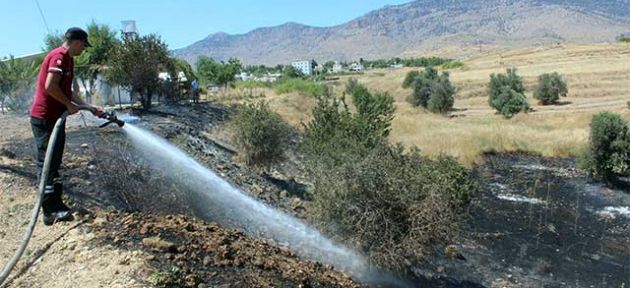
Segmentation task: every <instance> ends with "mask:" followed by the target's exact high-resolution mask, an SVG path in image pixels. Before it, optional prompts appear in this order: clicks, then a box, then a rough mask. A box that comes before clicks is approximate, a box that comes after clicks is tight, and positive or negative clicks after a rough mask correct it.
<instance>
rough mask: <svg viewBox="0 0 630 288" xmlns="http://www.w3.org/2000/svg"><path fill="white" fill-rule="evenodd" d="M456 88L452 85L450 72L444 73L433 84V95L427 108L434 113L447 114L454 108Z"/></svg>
mask: <svg viewBox="0 0 630 288" xmlns="http://www.w3.org/2000/svg"><path fill="white" fill-rule="evenodd" d="M454 95H455V88H454V87H453V85H451V81H450V80H449V75H448V73H442V76H440V77H439V78H438V79H437V80H436V81H434V82H433V83H432V84H431V96H430V97H429V101H428V102H427V109H429V111H431V112H433V113H442V114H445V113H447V112H449V111H451V109H453V104H454V103H455V98H454Z"/></svg>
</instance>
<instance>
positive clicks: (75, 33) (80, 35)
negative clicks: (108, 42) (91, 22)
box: [64, 27, 92, 47]
mask: <svg viewBox="0 0 630 288" xmlns="http://www.w3.org/2000/svg"><path fill="white" fill-rule="evenodd" d="M64 37H65V38H66V39H67V40H81V41H83V43H85V47H92V45H90V42H88V34H87V32H85V31H84V30H83V29H81V28H79V27H72V28H70V29H68V31H66V34H65V35H64Z"/></svg>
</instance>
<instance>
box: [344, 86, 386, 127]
mask: <svg viewBox="0 0 630 288" xmlns="http://www.w3.org/2000/svg"><path fill="white" fill-rule="evenodd" d="M346 91H347V92H348V93H350V94H351V95H352V102H353V103H354V106H355V107H356V108H357V113H358V115H359V116H360V117H361V118H363V120H365V122H366V123H368V125H369V129H371V130H373V131H375V132H376V131H378V133H382V134H381V135H382V136H383V137H387V135H389V123H390V122H391V121H392V119H393V118H394V110H395V107H394V98H393V97H391V96H389V94H387V93H386V92H379V93H376V94H372V93H370V91H368V89H367V88H366V87H365V86H363V85H361V84H358V83H357V82H356V80H354V81H353V79H350V80H349V81H348V85H347V86H346Z"/></svg>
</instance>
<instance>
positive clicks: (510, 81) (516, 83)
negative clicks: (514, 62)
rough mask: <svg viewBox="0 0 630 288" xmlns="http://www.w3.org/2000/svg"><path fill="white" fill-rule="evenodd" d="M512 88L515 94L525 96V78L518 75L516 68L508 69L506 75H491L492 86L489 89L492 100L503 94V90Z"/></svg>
mask: <svg viewBox="0 0 630 288" xmlns="http://www.w3.org/2000/svg"><path fill="white" fill-rule="evenodd" d="M505 86H507V87H510V88H511V89H512V90H514V92H516V93H519V94H525V86H523V78H522V77H521V76H519V75H518V74H516V68H508V69H507V70H506V74H500V73H499V74H492V75H490V84H489V87H488V90H489V94H490V98H493V97H494V96H496V95H499V94H500V93H501V88H503V87H505Z"/></svg>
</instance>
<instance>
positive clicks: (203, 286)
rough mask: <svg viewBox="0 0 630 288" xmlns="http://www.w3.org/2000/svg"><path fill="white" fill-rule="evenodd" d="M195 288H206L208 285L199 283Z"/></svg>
mask: <svg viewBox="0 0 630 288" xmlns="http://www.w3.org/2000/svg"><path fill="white" fill-rule="evenodd" d="M197 288H208V285H206V284H204V283H199V285H197Z"/></svg>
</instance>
